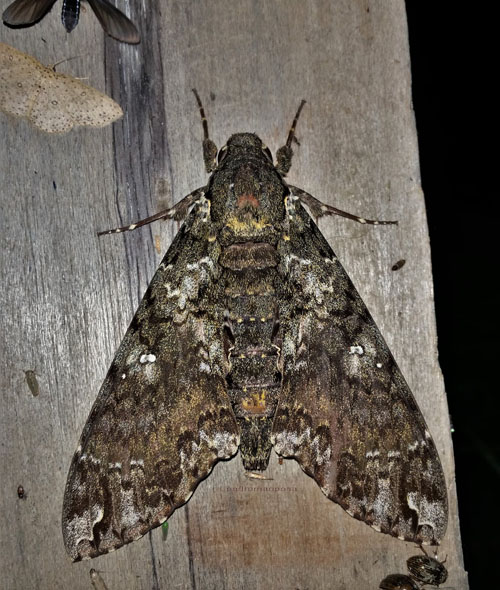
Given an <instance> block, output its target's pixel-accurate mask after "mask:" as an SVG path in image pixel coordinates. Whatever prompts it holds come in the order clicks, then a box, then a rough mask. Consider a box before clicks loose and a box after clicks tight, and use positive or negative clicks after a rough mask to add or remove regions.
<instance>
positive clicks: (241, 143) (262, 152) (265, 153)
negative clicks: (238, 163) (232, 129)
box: [217, 133, 273, 164]
mask: <svg viewBox="0 0 500 590" xmlns="http://www.w3.org/2000/svg"><path fill="white" fill-rule="evenodd" d="M228 155H231V157H232V158H238V157H245V158H258V159H260V160H262V157H264V159H265V160H267V161H269V162H270V163H271V164H272V163H273V156H272V154H271V150H270V149H269V148H268V147H267V146H266V145H265V144H264V143H263V142H262V140H261V139H260V137H258V136H257V135H255V134H254V133H235V134H234V135H231V137H230V138H229V140H228V142H227V143H226V145H225V146H224V147H223V148H221V149H220V150H219V153H218V155H217V163H218V164H221V163H222V162H223V161H224V160H225V159H226V158H227V157H228Z"/></svg>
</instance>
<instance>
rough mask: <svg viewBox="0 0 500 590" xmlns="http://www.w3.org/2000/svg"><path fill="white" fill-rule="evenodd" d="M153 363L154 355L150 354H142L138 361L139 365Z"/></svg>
mask: <svg viewBox="0 0 500 590" xmlns="http://www.w3.org/2000/svg"><path fill="white" fill-rule="evenodd" d="M155 361H156V355H154V354H152V353H146V354H143V355H142V356H141V358H140V359H139V362H140V363H141V364H144V363H154V362H155Z"/></svg>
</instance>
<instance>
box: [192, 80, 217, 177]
mask: <svg viewBox="0 0 500 590" xmlns="http://www.w3.org/2000/svg"><path fill="white" fill-rule="evenodd" d="M192 90H193V94H194V96H195V98H196V102H197V103H198V108H199V109H200V116H201V123H202V125H203V161H204V162H205V169H206V171H207V172H208V173H209V174H210V172H213V171H214V170H215V169H216V168H217V160H216V158H217V151H218V150H217V146H216V145H215V143H214V142H213V141H212V140H211V139H210V137H209V135H208V122H207V117H206V115H205V109H204V108H203V104H202V102H201V98H200V95H199V94H198V91H197V90H196V88H193V89H192Z"/></svg>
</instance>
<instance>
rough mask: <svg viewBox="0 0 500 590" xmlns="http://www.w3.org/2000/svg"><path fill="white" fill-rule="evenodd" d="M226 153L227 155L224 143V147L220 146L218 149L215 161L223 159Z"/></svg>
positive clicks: (218, 161)
mask: <svg viewBox="0 0 500 590" xmlns="http://www.w3.org/2000/svg"><path fill="white" fill-rule="evenodd" d="M226 155H227V145H225V146H224V147H222V148H221V149H220V150H219V153H218V154H217V163H218V164H220V163H221V162H222V160H224V158H225V157H226Z"/></svg>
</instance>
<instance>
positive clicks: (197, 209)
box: [62, 91, 448, 560]
mask: <svg viewBox="0 0 500 590" xmlns="http://www.w3.org/2000/svg"><path fill="white" fill-rule="evenodd" d="M195 96H196V100H197V101H198V105H199V109H200V114H201V118H202V122H203V132H204V140H203V153H204V160H205V166H206V169H207V172H209V173H211V176H210V179H209V181H208V183H207V184H206V185H205V186H203V187H200V188H198V189H196V190H195V191H193V192H192V193H190V194H189V195H187V196H186V197H184V199H183V200H182V201H180V202H179V203H177V205H175V206H174V207H172V208H171V209H167V210H166V211H162V212H160V213H157V214H155V215H153V216H151V217H149V218H148V219H145V220H142V221H138V222H137V223H134V224H132V225H130V226H127V227H123V228H118V229H117V230H110V231H107V232H101V233H119V232H123V231H127V230H133V229H136V228H137V227H140V226H142V225H144V224H146V223H150V222H151V221H155V220H158V219H172V218H173V219H179V220H180V219H185V221H184V224H183V225H182V226H181V228H180V230H179V232H178V233H177V236H176V237H175V239H174V241H173V243H172V245H171V246H170V248H169V250H168V251H167V253H166V255H165V257H164V259H163V261H162V263H161V264H160V266H159V268H158V270H157V272H156V274H155V276H154V277H153V279H152V281H151V283H150V285H149V288H148V290H147V292H146V294H145V295H144V298H143V300H142V302H141V304H140V306H139V309H138V311H137V313H136V315H135V317H134V319H133V320H132V323H131V325H130V327H129V329H128V331H127V333H126V334H125V337H124V339H123V341H122V343H121V345H120V347H119V349H118V352H117V354H116V356H115V359H114V360H113V363H112V365H111V368H110V369H109V372H108V375H107V377H106V379H105V381H104V383H103V385H102V387H101V390H100V392H99V395H98V397H97V400H96V402H95V404H94V407H93V408H92V411H91V413H90V416H89V418H88V420H87V423H86V425H85V427H84V430H83V433H82V436H81V439H80V444H79V446H78V449H77V451H76V453H75V455H74V457H73V460H72V463H71V467H70V470H69V474H68V480H67V484H66V491H65V495H64V506H63V517H62V518H63V534H64V542H65V545H66V549H67V551H68V553H69V554H70V556H71V557H72V558H73V559H74V560H78V559H85V558H91V557H95V556H97V555H100V554H103V553H106V552H108V551H110V550H114V549H116V548H118V547H121V546H122V545H124V544H125V543H129V542H131V541H134V540H136V539H138V538H139V537H141V536H142V535H144V534H145V533H146V532H148V531H149V530H150V529H152V528H153V527H156V526H158V525H160V524H162V523H163V522H165V521H166V519H167V518H168V517H169V516H170V514H171V513H172V512H173V511H174V510H175V509H176V508H178V507H179V506H181V505H182V504H184V503H185V502H187V501H188V500H189V498H190V497H191V495H192V493H193V492H194V490H195V489H196V487H197V485H198V484H199V482H200V481H201V480H202V479H204V478H205V477H206V476H207V475H208V474H209V473H210V472H211V470H212V468H213V466H214V464H215V463H216V462H217V461H219V460H221V459H229V458H231V457H232V456H234V455H235V454H236V453H237V452H238V450H239V451H240V455H241V459H242V462H243V467H244V469H245V470H246V471H248V472H261V471H264V470H265V469H266V468H267V465H268V461H269V457H270V453H271V449H272V448H273V447H274V450H275V451H276V452H277V453H278V455H280V456H283V457H289V458H294V459H296V460H297V461H298V462H299V464H300V466H301V467H302V469H303V470H304V471H305V472H306V473H307V474H309V475H310V476H312V477H313V478H314V479H315V481H316V482H317V484H318V485H319V486H320V487H321V490H322V491H323V492H324V493H325V494H326V496H327V497H328V498H330V499H331V500H333V501H335V502H337V503H338V504H340V506H342V508H344V509H345V510H346V511H347V512H348V514H350V515H351V516H353V517H354V518H357V519H359V520H362V521H364V522H366V523H367V524H368V525H370V526H371V527H372V528H373V529H375V530H376V531H379V532H383V533H387V534H390V535H393V536H395V537H398V538H400V539H404V540H407V541H413V542H416V543H419V544H421V543H427V544H437V543H439V541H440V539H441V538H442V537H443V535H444V532H445V530H446V524H447V517H448V507H447V494H446V485H445V480H444V475H443V471H442V468H441V463H440V461H439V457H438V454H437V451H436V447H435V445H434V442H433V441H432V437H431V435H430V433H429V430H428V429H427V426H426V424H425V421H424V418H423V416H422V414H421V413H420V410H419V409H418V406H417V404H416V402H415V399H414V397H413V395H412V393H411V391H410V389H409V387H408V385H407V383H406V381H405V380H404V378H403V376H402V374H401V371H400V370H399V368H398V366H397V364H396V362H395V360H394V358H393V356H392V354H391V352H390V351H389V348H388V347H387V344H386V343H385V342H384V340H383V338H382V335H381V334H380V332H379V330H378V328H377V326H376V325H375V322H374V321H373V319H372V317H371V315H370V313H369V311H368V310H367V309H366V306H365V304H364V303H363V301H362V299H361V297H360V296H359V294H358V292H357V291H356V289H355V287H354V285H353V284H352V282H351V280H350V279H349V277H348V276H347V273H346V272H345V270H344V269H343V268H342V266H341V264H340V261H339V260H338V258H337V257H336V256H335V254H334V252H333V251H332V249H331V247H330V246H329V244H328V242H327V241H326V239H325V238H324V237H323V235H322V234H321V232H320V231H319V229H318V227H317V225H316V224H315V223H314V221H313V219H312V218H311V216H310V215H309V214H308V213H307V211H306V209H305V207H304V205H305V206H307V208H308V209H309V210H310V212H311V214H312V216H313V217H314V218H319V217H322V216H323V215H341V216H343V217H347V218H349V219H352V220H354V221H357V222H359V223H363V224H372V225H386V224H394V223H395V222H394V221H374V220H368V219H364V218H361V217H357V216H356V215H352V214H350V213H346V212H344V211H340V210H339V209H336V208H335V207H332V206H330V205H326V204H324V203H321V202H320V201H318V200H317V199H315V198H314V197H313V196H312V195H310V194H309V193H307V192H305V191H304V190H302V189H300V188H298V187H296V186H293V185H291V184H288V183H287V182H286V180H285V176H286V174H287V172H288V171H289V169H290V167H291V162H292V155H293V151H292V147H291V146H292V142H293V140H294V137H295V126H296V123H297V120H298V118H299V115H300V112H301V110H302V108H303V106H304V103H305V101H302V102H301V104H300V107H299V109H298V111H297V114H296V116H295V119H294V121H293V123H292V127H291V129H290V132H289V134H288V138H287V141H286V144H285V145H284V146H282V147H281V148H280V149H279V150H278V151H277V153H276V163H274V162H273V157H272V154H271V152H270V150H269V149H268V148H267V147H266V146H265V144H264V143H263V142H262V141H261V139H260V138H259V137H257V135H255V134H253V133H237V134H235V135H232V136H231V137H230V138H229V140H228V142H227V144H226V145H225V146H224V147H223V148H222V149H221V150H219V151H217V147H216V146H215V144H214V143H213V141H212V140H211V139H210V138H209V135H208V124H207V120H206V117H205V113H204V110H203V107H202V105H201V100H200V98H199V96H198V94H197V93H196V91H195Z"/></svg>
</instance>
